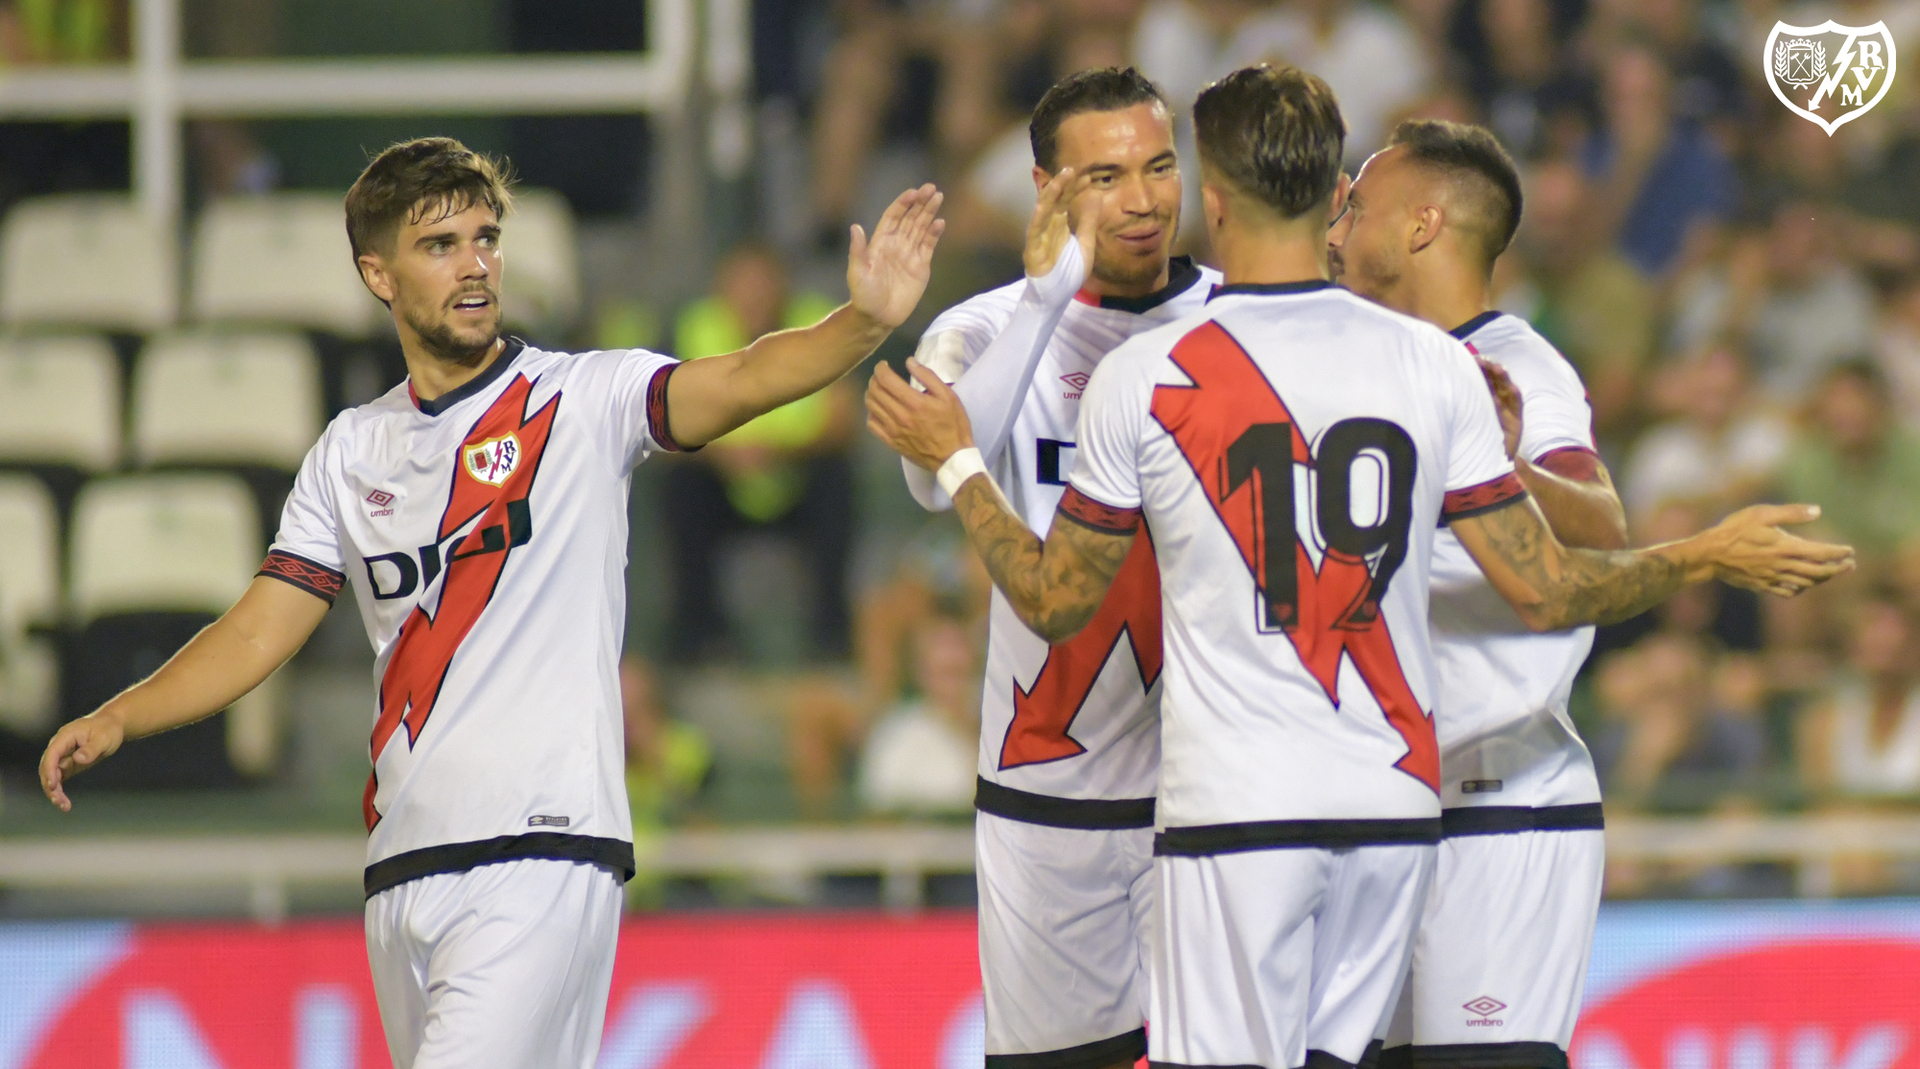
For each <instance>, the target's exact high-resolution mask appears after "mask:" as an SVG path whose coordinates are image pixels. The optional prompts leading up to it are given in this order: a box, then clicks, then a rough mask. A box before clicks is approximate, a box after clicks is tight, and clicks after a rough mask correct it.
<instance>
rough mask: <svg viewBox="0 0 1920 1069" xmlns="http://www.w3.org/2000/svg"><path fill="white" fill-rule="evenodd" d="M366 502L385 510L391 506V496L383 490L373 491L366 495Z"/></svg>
mask: <svg viewBox="0 0 1920 1069" xmlns="http://www.w3.org/2000/svg"><path fill="white" fill-rule="evenodd" d="M367 500H368V501H369V502H371V503H372V504H374V505H376V506H378V507H380V508H386V507H387V506H388V505H391V504H393V495H392V494H389V493H387V492H386V491H385V490H375V491H373V492H372V493H370V494H368V495H367Z"/></svg>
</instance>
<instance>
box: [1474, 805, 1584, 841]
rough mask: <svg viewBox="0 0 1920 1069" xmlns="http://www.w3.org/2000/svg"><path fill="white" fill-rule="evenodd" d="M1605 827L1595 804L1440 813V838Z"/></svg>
mask: <svg viewBox="0 0 1920 1069" xmlns="http://www.w3.org/2000/svg"><path fill="white" fill-rule="evenodd" d="M1606 826H1607V818H1606V813H1605V810H1604V809H1603V808H1602V807H1601V805H1600V803H1599V802H1585V803H1582V804H1580V805H1541V806H1531V805H1470V806H1461V807H1459V808H1458V809H1448V810H1443V811H1442V812H1441V814H1440V834H1441V836H1442V837H1443V838H1447V839H1454V838H1458V837H1460V836H1463V835H1509V834H1512V833H1514V832H1521V831H1600V830H1601V829H1603V828H1605V827H1606Z"/></svg>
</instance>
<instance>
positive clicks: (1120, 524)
mask: <svg viewBox="0 0 1920 1069" xmlns="http://www.w3.org/2000/svg"><path fill="white" fill-rule="evenodd" d="M1060 514H1061V515H1063V516H1065V517H1067V518H1068V519H1070V520H1073V521H1074V522H1075V523H1078V524H1080V525H1081V526H1082V527H1091V528H1093V529H1094V530H1096V531H1105V532H1106V533H1108V534H1132V533H1133V532H1135V531H1137V530H1139V529H1140V510H1139V509H1117V508H1114V507H1113V506H1112V505H1103V504H1101V503H1100V502H1098V501H1095V500H1094V499H1093V498H1090V497H1088V496H1087V495H1085V494H1083V493H1081V492H1080V491H1078V490H1076V489H1074V488H1073V487H1071V486H1069V487H1067V492H1066V494H1065V495H1064V496H1062V497H1061V498H1060Z"/></svg>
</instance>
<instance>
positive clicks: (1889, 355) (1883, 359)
mask: <svg viewBox="0 0 1920 1069" xmlns="http://www.w3.org/2000/svg"><path fill="white" fill-rule="evenodd" d="M1873 355H1874V359H1875V360H1876V361H1877V362H1878V363H1879V365H1880V372H1881V374H1883V375H1885V376H1886V377H1887V384H1888V385H1889V387H1890V388H1891V389H1892V390H1893V408H1894V412H1895V414H1896V415H1897V416H1898V418H1899V420H1900V422H1901V423H1903V424H1905V425H1906V426H1908V427H1910V428H1920V272H1916V273H1914V274H1910V275H1907V276H1906V277H1904V278H1902V279H1901V280H1900V281H1899V282H1898V283H1897V284H1896V285H1895V286H1894V287H1893V291H1892V294H1891V296H1890V297H1889V298H1888V300H1887V304H1886V311H1885V313H1884V314H1883V315H1882V316H1881V317H1880V322H1879V327H1878V329H1877V331H1876V332H1875V335H1874V339H1873Z"/></svg>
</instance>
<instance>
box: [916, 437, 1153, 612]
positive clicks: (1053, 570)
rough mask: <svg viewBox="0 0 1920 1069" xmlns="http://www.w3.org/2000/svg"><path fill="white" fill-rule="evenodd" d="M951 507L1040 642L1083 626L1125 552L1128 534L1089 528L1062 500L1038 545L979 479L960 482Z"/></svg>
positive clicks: (1007, 506)
mask: <svg viewBox="0 0 1920 1069" xmlns="http://www.w3.org/2000/svg"><path fill="white" fill-rule="evenodd" d="M1067 493H1068V494H1072V493H1073V490H1072V489H1071V488H1069V489H1068V490H1067ZM953 508H954V511H955V512H956V513H957V514H958V515H959V517H960V523H961V525H962V526H964V527H966V529H967V539H968V540H969V541H970V542H972V543H973V549H974V552H976V553H978V554H980V559H981V560H982V561H984V562H985V563H986V566H987V574H989V575H991V576H993V584H994V585H995V586H997V587H999V588H1000V592H1001V593H1003V594H1005V595H1006V596H1007V603H1008V604H1009V605H1011V606H1013V611H1014V614H1015V615H1017V616H1019V617H1020V622H1021V623H1023V624H1026V625H1027V627H1028V629H1030V630H1031V631H1032V632H1033V633H1034V634H1036V635H1039V636H1040V637H1041V638H1044V639H1046V640H1047V641H1048V642H1064V641H1066V640H1067V639H1070V638H1072V637H1073V636H1074V635H1076V634H1078V633H1079V632H1080V629H1081V628H1083V627H1085V626H1087V621H1089V620H1091V619H1093V614H1094V613H1095V612H1096V611H1097V610H1098V609H1099V608H1100V603H1101V602H1103V601H1105V600H1106V598H1107V588H1109V587H1111V586H1112V585H1113V577H1114V576H1115V575H1117V574H1119V571H1120V565H1121V563H1122V562H1123V561H1125V560H1126V559H1127V553H1128V552H1129V551H1131V550H1132V549H1133V538H1134V531H1132V530H1127V531H1125V532H1124V533H1123V532H1121V531H1120V530H1117V529H1115V530H1102V529H1100V528H1096V527H1093V526H1090V525H1089V524H1088V523H1087V522H1086V521H1085V520H1082V519H1079V518H1077V517H1075V516H1074V515H1073V514H1072V513H1071V512H1069V511H1068V508H1069V506H1067V505H1066V504H1064V503H1063V504H1062V505H1061V508H1060V510H1059V511H1058V512H1055V513H1054V516H1053V526H1052V527H1051V528H1049V529H1048V531H1047V540H1046V541H1045V542H1041V541H1040V539H1039V538H1038V537H1036V536H1035V535H1034V533H1033V531H1032V530H1030V529H1029V528H1028V527H1027V524H1026V521H1024V520H1022V519H1021V518H1020V517H1019V516H1016V515H1014V512H1013V506H1012V505H1011V504H1009V503H1008V501H1007V499H1006V497H1005V496H1004V495H1002V494H1001V493H1000V488H999V487H998V486H996V485H994V482H993V480H992V479H991V478H989V477H987V476H986V475H975V476H974V477H973V478H971V479H968V480H967V481H966V482H964V483H962V484H961V485H960V492H959V493H958V494H957V495H955V496H954V499H953Z"/></svg>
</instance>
